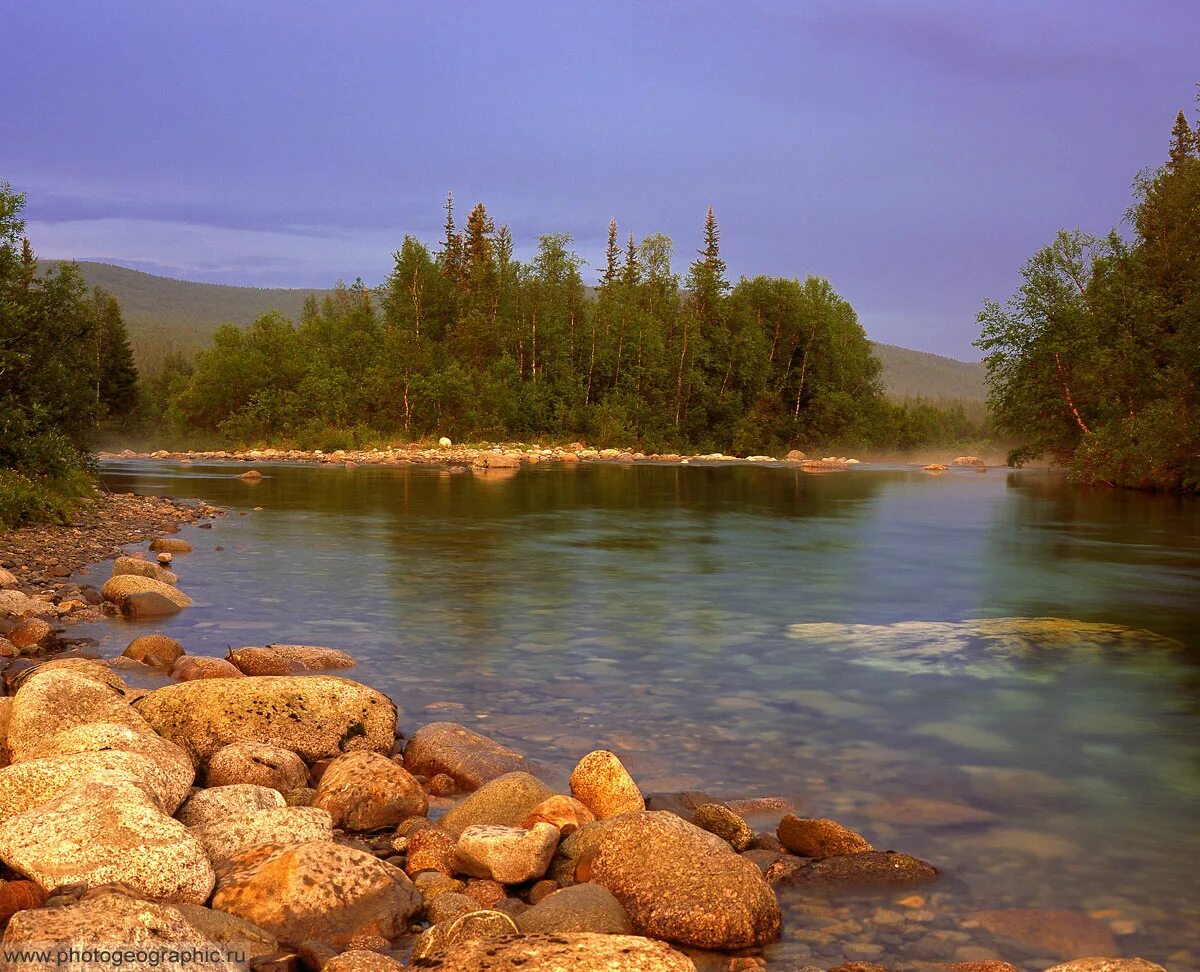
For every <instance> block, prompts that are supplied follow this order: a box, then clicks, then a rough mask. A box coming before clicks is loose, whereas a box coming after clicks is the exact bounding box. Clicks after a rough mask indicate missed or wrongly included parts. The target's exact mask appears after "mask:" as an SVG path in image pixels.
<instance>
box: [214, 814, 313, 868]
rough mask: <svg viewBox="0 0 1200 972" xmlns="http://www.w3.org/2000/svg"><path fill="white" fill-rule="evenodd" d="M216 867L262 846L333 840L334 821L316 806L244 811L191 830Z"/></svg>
mask: <svg viewBox="0 0 1200 972" xmlns="http://www.w3.org/2000/svg"><path fill="white" fill-rule="evenodd" d="M191 831H192V834H193V835H194V836H195V838H196V839H197V840H198V841H200V843H201V844H203V845H204V850H205V851H206V852H207V853H208V859H209V860H210V861H212V864H213V867H216V868H219V867H220V866H221V865H222V864H224V863H226V862H227V861H229V860H230V859H231V858H234V857H236V856H237V855H238V854H241V853H242V852H243V851H248V850H250V849H251V848H252V847H258V846H259V845H261V844H306V843H308V842H310V841H314V840H333V818H332V817H331V816H330V815H329V814H328V813H327V812H326V811H324V810H318V809H316V808H315V807H274V808H270V809H266V810H244V811H242V812H241V813H238V814H231V815H229V816H227V817H224V818H222V819H220V820H211V821H209V822H208V823H203V824H199V825H198V826H194V827H192V828H191Z"/></svg>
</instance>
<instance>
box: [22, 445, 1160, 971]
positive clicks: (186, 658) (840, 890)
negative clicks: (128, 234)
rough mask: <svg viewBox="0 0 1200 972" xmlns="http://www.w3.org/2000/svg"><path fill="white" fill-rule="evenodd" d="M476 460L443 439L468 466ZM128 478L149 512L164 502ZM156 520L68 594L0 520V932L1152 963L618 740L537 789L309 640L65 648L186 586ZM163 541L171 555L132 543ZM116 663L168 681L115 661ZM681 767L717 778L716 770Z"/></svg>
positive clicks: (371, 956) (628, 960) (518, 765)
mask: <svg viewBox="0 0 1200 972" xmlns="http://www.w3.org/2000/svg"><path fill="white" fill-rule="evenodd" d="M439 452H440V453H441V455H440V458H439V459H437V460H436V461H438V462H446V461H447V459H446V456H445V454H444V453H445V450H439ZM489 454H490V453H485V454H484V458H486V457H487V455H489ZM466 457H467V454H466V453H464V455H463V457H462V458H463V459H464V461H465V460H466ZM203 458H226V459H229V458H235V457H234V456H232V455H229V454H225V455H220V456H209V455H205V456H203ZM237 458H243V457H237ZM244 458H245V459H247V460H249V461H253V460H255V459H257V460H259V461H281V460H282V461H286V460H288V459H292V458H294V457H291V456H286V455H277V456H267V455H265V454H261V453H260V454H257V455H247V456H245V457H244ZM578 458H579V459H581V460H583V461H586V460H587V459H588V458H591V457H588V456H586V455H580V456H579V457H578ZM595 458H597V459H601V460H605V459H618V456H611V457H609V456H601V455H599V454H597V455H596V456H595ZM629 458H634V459H636V458H638V457H636V456H631V457H629ZM645 458H649V457H645ZM655 458H663V457H655ZM666 458H674V457H666ZM698 458H714V457H698ZM479 459H480V456H478V455H476V456H474V457H473V458H471V459H470V463H471V464H472V465H478V466H479V467H480V468H492V467H490V466H489V465H488V464H487V463H486V462H484V463H480V462H479ZM300 461H313V460H311V459H309V460H300ZM315 461H323V462H328V461H343V462H345V461H353V462H358V461H367V462H369V461H371V460H369V459H367V460H360V459H347V458H346V456H345V455H342V456H338V457H337V458H336V459H325V458H322V457H317V458H316V460H315ZM382 461H388V460H382ZM404 461H417V462H419V461H425V460H421V459H405V460H404ZM429 461H434V460H429ZM517 461H519V462H529V461H534V462H536V461H541V460H540V459H532V460H531V459H529V458H528V456H524V457H522V458H521V459H518V460H517ZM554 461H571V460H570V459H564V458H563V456H561V455H559V456H557V457H555V460H554ZM495 468H506V467H505V466H503V465H497V466H496V467H495ZM152 507H153V509H154V510H155V512H156V514H159V515H164V516H165V515H167V514H166V512H165V511H166V510H168V509H176V508H179V505H178V504H171V503H166V502H162V501H160V502H156V503H155V504H153V505H152ZM186 509H192V510H193V516H214V515H219V511H217V510H214V509H212V508H202V509H201V508H186ZM171 520H172V521H173V522H172V523H171V525H175V523H178V522H188V519H187V514H184V513H180V514H179V516H178V517H175V516H174V515H171ZM139 529H144V528H141V527H139ZM161 530H163V527H162V526H160V527H159V531H161ZM151 532H157V531H151ZM114 535H115V534H114ZM147 535H148V534H147V533H142V534H141V535H140V536H137V537H130V536H128V535H125V537H124V539H122V540H120V541H118V543H117V545H118V546H120V544H122V543H123V544H128V543H131V542H134V540H138V541H142V542H144V541H145V540H146V538H147ZM162 539H164V540H165V541H167V542H162V543H159V542H156V543H153V544H150V545H149V549H148V550H146V551H145V552H144V553H143V554H142V556H138V554H137V553H136V552H135V553H134V554H133V555H132V563H130V562H119V563H118V564H116V565H115V568H116V570H118V571H119V573H115V574H114V576H115V577H119V578H129V579H136V580H122V581H120V582H119V583H116V584H112V583H111V582H108V583H106V584H101V585H100V586H101V588H103V587H107V588H108V589H107V592H105V591H103V590H101V591H100V592H98V593H100V595H101V598H100V599H99V600H97V601H96V602H94V603H93V602H92V601H90V600H88V597H87V595H88V594H91V593H92V592H93V591H95V588H91V589H86V590H85V589H84V588H82V587H78V588H72V586H71V585H70V584H68V583H66V582H62V586H61V587H58V586H56V585H57V584H58V583H59V582H58V581H55V580H53V579H52V577H53V575H50V574H47V573H45V572H44V571H43V572H41V573H38V571H39V570H40V569H41V565H40V564H35V566H34V567H33V568H32V569H31V568H30V566H29V564H28V563H27V561H32V560H33V556H32V554H30V553H23V552H22V553H18V554H16V555H14V553H13V552H12V550H10V548H9V546H8V545H7V544H6V546H5V548H4V552H3V554H2V555H0V556H2V559H3V561H4V562H5V563H6V565H8V567H9V568H10V569H11V570H12V581H11V582H10V583H8V584H7V590H6V592H5V600H4V601H3V603H2V604H0V607H2V608H3V612H4V614H5V615H6V618H5V624H6V625H7V626H8V633H9V634H11V633H12V632H13V631H14V630H18V629H20V628H21V626H22V625H27V624H28V623H29V622H30V621H39V620H40V621H42V622H43V624H45V626H46V628H47V631H46V632H45V633H44V635H43V636H42V637H41V638H38V639H37V640H35V641H32V642H28V643H27V644H26V645H25V646H24V647H21V648H17V647H16V645H17V642H15V641H12V640H11V639H7V638H6V642H7V643H10V644H12V645H13V646H14V650H13V651H12V652H11V653H9V652H6V653H5V654H6V656H7V660H6V661H5V662H4V664H6V665H7V668H6V670H5V671H4V675H5V682H6V685H7V687H8V692H9V693H10V694H9V695H7V696H6V697H4V698H3V699H0V728H2V729H3V741H4V745H5V754H6V757H7V763H8V765H7V766H5V767H4V768H2V769H0V862H2V863H3V870H2V871H0V876H2V878H3V879H4V881H5V883H4V884H0V899H2V898H3V895H4V892H5V891H6V890H7V889H11V895H12V897H13V898H14V900H20V895H24V894H30V895H32V897H31V898H29V902H30V903H31V904H32V903H34V902H36V904H34V906H33V907H26V908H20V909H17V910H15V911H13V912H12V914H11V915H10V916H9V917H8V919H7V921H8V923H7V927H6V929H5V931H4V943H5V944H6V945H8V944H16V943H22V942H29V943H32V942H45V941H68V940H69V941H72V942H79V941H85V942H90V943H109V944H115V943H146V942H161V941H178V942H190V943H192V944H195V943H197V942H206V943H220V944H221V946H222V947H227V946H229V945H230V943H235V944H236V946H237V948H238V949H239V950H241V951H243V952H244V953H245V954H246V956H247V957H248V959H249V961H250V964H251V966H252V967H255V968H262V969H267V968H270V969H280V968H287V969H289V970H291V969H295V970H297V972H298V970H300V969H304V970H308V972H317V970H320V969H326V968H328V969H329V970H330V972H346V970H360V969H368V968H369V969H370V970H376V969H380V970H382V969H384V968H387V969H395V968H400V967H405V966H408V967H419V968H440V969H447V970H452V969H464V970H465V969H481V970H482V969H489V970H499V969H513V970H516V969H520V970H522V972H543V970H551V969H553V970H558V969H567V968H571V969H572V970H575V972H580V970H582V972H586V970H589V969H611V970H614V972H621V970H641V969H662V970H673V969H678V970H681V972H682V970H692V969H695V970H704V972H708V970H712V972H718V970H721V972H724V970H728V972H734V970H745V969H753V968H758V967H763V966H764V965H769V967H770V968H780V969H794V970H797V972H800V970H810V969H814V968H815V969H833V968H840V969H842V970H843V972H881V970H892V972H909V970H910V969H911V970H913V972H917V970H918V969H921V970H924V969H928V970H930V972H933V970H942V972H1012V970H1013V969H1022V970H1024V969H1029V968H1037V969H1048V968H1050V967H1051V966H1053V967H1054V969H1055V972H1099V970H1103V972H1153V970H1161V968H1162V967H1161V966H1158V965H1155V964H1153V963H1148V962H1145V961H1142V960H1139V959H1135V958H1132V957H1128V956H1126V955H1125V954H1124V951H1125V950H1124V949H1123V947H1122V943H1121V942H1120V940H1119V939H1120V938H1121V937H1122V936H1121V935H1120V934H1119V933H1120V932H1121V931H1122V930H1123V929H1122V928H1121V927H1120V923H1121V918H1120V916H1106V915H1092V914H1088V913H1086V912H1061V913H1056V912H1051V911H1048V910H1041V909H1034V908H1031V909H1026V910H1022V909H1017V908H1014V909H1009V910H996V911H977V912H972V913H969V914H964V915H959V914H957V913H951V912H950V910H949V909H947V911H946V916H947V917H949V918H951V919H952V920H950V921H948V922H947V921H946V920H944V918H943V915H942V914H941V907H940V906H941V905H942V904H946V903H948V902H947V899H946V896H945V893H944V891H943V890H942V889H943V886H944V884H945V880H946V876H945V874H944V873H943V869H942V866H941V862H939V861H932V862H927V861H923V860H920V859H919V858H916V857H913V856H911V855H907V854H904V853H902V850H903V848H902V847H900V848H899V849H898V850H895V851H894V850H891V849H890V848H889V849H885V848H883V847H881V846H879V845H880V840H879V838H877V837H876V835H875V834H873V833H871V832H864V833H858V832H856V831H854V830H851V829H850V828H848V827H844V826H842V825H841V824H839V823H838V822H837V821H836V820H832V819H826V818H820V819H817V818H808V817H806V816H804V815H803V813H802V812H801V811H800V810H797V809H795V808H793V807H791V806H790V803H789V801H783V800H773V799H765V800H759V799H756V795H754V794H728V797H729V798H728V799H716V798H713V797H712V796H711V795H710V794H708V793H701V792H694V793H689V792H678V793H663V792H653V793H647V792H645V789H646V788H643V787H640V786H639V784H638V781H637V779H636V778H635V774H632V773H631V772H630V771H629V770H628V769H627V768H626V765H625V763H624V761H623V760H622V755H621V752H619V751H612V750H610V749H607V748H604V747H601V746H596V747H595V748H592V749H590V750H589V749H588V748H587V745H586V742H585V741H583V740H579V741H578V742H575V743H573V745H574V746H575V747H576V749H575V755H574V756H573V760H574V770H573V771H572V773H571V774H570V780H569V785H568V786H566V787H560V788H557V789H556V788H555V787H554V786H553V785H550V784H548V783H547V782H545V781H543V780H542V779H540V778H539V775H538V774H539V767H538V765H537V764H536V763H535V762H534V761H533V760H531V759H529V758H528V757H527V756H526V755H525V754H524V753H522V752H521V751H520V748H519V747H517V746H513V745H506V744H503V743H501V742H498V741H496V740H493V739H491V738H490V737H489V736H487V735H485V734H483V733H481V732H479V731H477V730H476V729H472V728H469V727H467V726H463V725H459V724H458V723H455V722H451V721H444V720H443V721H439V720H438V718H437V717H434V718H431V719H429V720H426V721H424V722H421V721H415V720H413V719H412V718H411V716H410V715H408V714H406V713H405V710H404V707H403V700H402V699H396V700H392V699H389V698H387V697H386V696H384V695H382V694H381V693H379V692H378V691H376V690H375V689H373V688H371V687H370V686H368V685H364V684H361V683H360V682H358V681H356V680H355V679H354V668H353V664H354V659H353V658H352V657H351V655H350V654H347V653H345V652H342V651H340V650H338V648H337V646H326V645H321V646H309V645H294V644H273V643H270V642H268V643H266V644H262V645H247V646H242V647H234V646H231V650H230V652H229V655H228V658H227V659H221V660H219V659H215V658H205V657H202V656H195V655H190V654H189V653H188V646H187V645H186V644H180V643H178V642H175V641H173V640H172V639H170V638H165V637H163V636H161V635H156V634H154V633H153V632H152V630H151V629H150V628H148V627H147V623H145V622H142V623H139V626H138V628H137V631H136V632H133V631H132V630H131V634H130V637H129V639H128V643H129V648H128V649H127V650H126V652H125V654H124V655H122V656H120V658H119V659H118V658H110V659H89V658H85V657H82V654H83V653H86V648H85V649H84V652H83V653H81V652H80V650H79V647H78V646H75V645H73V644H72V639H71V638H70V631H69V628H63V627H62V625H64V624H69V623H70V622H71V621H73V620H76V619H78V620H90V619H94V617H95V616H96V613H97V612H101V613H108V614H110V615H115V614H116V613H117V612H118V611H121V610H122V603H123V602H124V601H125V600H127V599H129V598H131V597H138V596H141V595H142V594H144V593H154V594H159V595H161V596H162V597H163V598H165V599H167V600H168V601H170V602H171V603H172V604H173V605H175V606H177V607H178V609H179V610H183V611H187V610H188V609H189V605H190V598H189V597H188V595H187V594H186V588H187V556H186V554H187V549H186V547H187V541H180V540H179V539H178V538H175V537H164V538H162ZM164 548H168V549H170V552H172V553H173V554H174V555H175V556H174V559H173V561H172V562H171V564H170V569H169V571H164V573H169V574H171V575H172V576H171V578H170V581H173V582H174V583H171V582H169V581H168V580H167V579H166V578H165V577H164V576H163V573H157V571H163V568H160V567H157V566H156V565H155V564H154V563H153V559H154V553H155V552H158V551H161V550H164ZM13 549H20V550H25V549H28V550H31V551H32V550H33V549H35V548H34V547H33V546H30V547H28V548H13ZM69 549H70V548H69V545H65V546H63V547H61V548H59V550H60V551H62V552H61V553H59V554H58V555H57V556H58V559H60V560H62V561H63V562H68V561H69V560H70V554H69V552H68V551H69ZM87 549H88V550H91V549H93V548H92V547H89V548H87ZM117 552H119V551H116V550H112V551H108V550H106V551H105V552H104V554H102V555H100V556H108V555H110V553H117ZM92 559H93V560H95V559H99V558H98V557H95V558H92ZM128 560H129V558H122V561H128ZM140 564H145V565H146V567H145V568H143V567H141V566H138V565H140ZM76 566H82V565H81V564H80V565H76ZM147 568H154V571H155V572H151V571H149V570H148V569H147ZM89 571H94V572H95V573H96V575H97V576H98V577H99V576H100V575H101V574H104V573H106V571H104V570H102V569H101V568H100V567H89ZM72 572H73V571H72ZM0 579H3V575H0ZM105 581H108V579H107V578H105ZM142 581H149V582H150V583H151V584H153V585H161V586H156V587H154V588H150V587H146V586H144V585H143V586H142V587H138V585H139V584H140V583H141V582H142ZM130 585H132V587H131V586H130ZM163 587H165V588H166V590H163V589H162V588H163ZM134 588H137V589H134ZM76 593H78V594H79V595H80V597H79V598H78V600H80V601H81V602H82V603H81V605H80V606H79V607H76V606H74V605H73V604H72V603H71V602H72V601H73V600H75V599H76V598H75V595H76ZM10 595H19V597H18V596H10ZM21 598H23V600H22V599H21ZM64 604H65V605H67V607H66V609H65V610H64V609H63V606H64ZM18 633H19V630H18ZM135 634H136V637H135ZM18 640H20V641H28V639H27V638H19V639H18ZM3 647H4V642H0V648H3ZM218 661H220V662H221V663H222V664H221V665H217V664H215V663H216V662H218ZM143 670H144V671H146V672H150V671H156V672H159V673H167V672H169V673H170V678H171V679H172V682H173V684H168V685H164V686H162V687H160V688H155V689H152V690H149V691H148V690H146V689H144V688H140V687H137V686H136V685H135V684H133V683H134V682H135V681H136V679H134V678H133V675H132V673H140V672H142V671H143ZM125 676H128V679H127V678H126V677H125ZM159 677H160V678H161V677H163V676H162V674H160V676H159ZM397 703H400V705H399V706H398V705H397ZM567 731H570V732H571V733H572V735H573V736H574V735H575V733H576V731H575V730H566V729H564V734H565V733H566V732H567ZM508 735H510V736H511V735H512V734H511V733H510V734H508ZM703 785H705V786H708V787H711V788H712V789H713V790H714V791H715V792H717V793H723V790H722V788H721V787H722V781H721V780H719V779H714V780H706V781H703ZM739 811H740V812H739ZM875 816H876V817H877V818H878V820H879V822H880V832H881V833H883V834H885V835H887V836H886V837H885V838H884V839H886V840H887V841H890V840H892V839H893V837H892V836H891V835H893V834H895V832H896V830H897V827H898V826H899V827H900V828H902V826H903V822H904V820H905V818H906V817H912V818H913V819H916V820H919V821H921V822H922V823H925V824H928V823H929V821H931V820H932V821H934V822H935V823H936V822H937V821H943V822H945V826H947V827H952V828H953V827H958V828H964V829H963V833H964V835H965V836H970V834H971V833H972V832H973V831H972V828H977V827H981V826H984V827H986V826H989V825H991V824H992V823H993V822H994V821H992V820H990V819H987V816H986V814H985V812H983V811H979V810H977V809H974V808H971V807H967V806H954V805H950V804H946V803H944V802H942V803H939V802H937V801H932V800H926V801H924V802H922V801H920V800H917V799H915V798H914V799H910V800H909V801H908V802H907V803H905V802H903V801H901V802H898V803H897V805H895V806H889V805H888V804H886V803H881V804H880V805H879V806H878V807H877V808H876V810H875ZM864 830H867V828H864ZM863 889H867V891H869V892H870V894H869V895H868V896H867V897H863V896H861V894H860V892H862V891H863ZM39 898H42V899H44V900H38V899H39ZM3 914H4V912H3V909H0V915H3ZM785 928H787V929H788V931H789V935H788V936H787V941H786V942H784V943H783V944H776V943H777V942H778V940H779V939H780V936H781V933H782V932H783V930H784V929H785ZM797 932H798V933H797ZM914 934H917V935H919V936H921V937H922V938H923V939H928V941H929V945H928V947H927V949H926V951H927V958H926V959H924V960H919V961H914V960H912V959H911V958H908V959H906V960H904V961H903V962H899V961H894V960H891V958H890V956H889V945H890V944H891V943H892V942H896V943H898V942H901V941H906V940H907V941H911V940H912V937H913V935H914ZM764 949H765V951H764ZM831 952H832V953H833V954H836V955H840V956H841V958H840V959H838V960H831V959H830V958H829V957H828V956H829V955H830V953H831ZM1031 955H1036V956H1042V957H1044V959H1045V961H1044V962H1040V963H1035V962H1034V961H1033V960H1032V959H1031ZM765 956H769V958H767V957H765ZM1009 962H1012V963H1013V964H1009ZM1064 962H1065V963H1066V964H1062V963H1064ZM26 964H30V965H32V964H35V963H26ZM164 966H165V967H171V966H170V964H169V963H163V964H162V965H160V966H159V967H160V968H162V967H164ZM1172 972H1174V969H1172Z"/></svg>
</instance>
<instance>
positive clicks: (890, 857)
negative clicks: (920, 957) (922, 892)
mask: <svg viewBox="0 0 1200 972" xmlns="http://www.w3.org/2000/svg"><path fill="white" fill-rule="evenodd" d="M793 861H794V862H795V863H794V864H793ZM780 863H781V864H783V863H785V862H782V861H781V862H780ZM786 863H787V864H788V865H789V867H788V868H786V869H785V870H784V871H783V872H782V876H781V877H780V878H779V880H778V883H780V884H781V885H783V886H784V887H788V888H803V889H808V888H822V889H831V890H843V889H844V890H865V889H873V888H878V889H889V888H901V887H909V886H912V885H918V884H928V883H929V882H930V881H936V880H937V879H938V877H939V873H938V870H937V868H936V867H934V866H933V865H932V864H929V863H927V862H926V861H923V860H921V859H919V858H916V857H912V856H911V855H909V854H900V853H897V852H896V851H874V850H872V851H862V852H860V853H857V854H843V855H840V856H838V857H825V858H822V859H820V860H803V859H801V860H797V859H793V860H792V861H787V862H786ZM777 866H778V865H773V866H772V869H771V870H770V871H768V873H767V878H768V880H771V879H772V878H773V877H774V875H773V874H772V871H773V870H774V868H775V867H777ZM773 883H775V882H773Z"/></svg>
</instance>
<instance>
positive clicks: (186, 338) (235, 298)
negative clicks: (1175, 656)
mask: <svg viewBox="0 0 1200 972" xmlns="http://www.w3.org/2000/svg"><path fill="white" fill-rule="evenodd" d="M79 268H80V269H81V270H82V271H83V276H84V279H85V280H86V281H87V282H88V285H89V286H92V287H103V288H104V289H105V290H108V291H110V292H111V293H113V294H116V295H117V298H118V299H119V300H120V301H121V307H122V309H123V310H124V312H125V320H126V321H127V323H128V325H129V336H130V339H131V340H132V342H133V346H134V352H135V354H136V355H137V358H138V363H139V365H141V366H142V367H149V368H153V367H154V364H155V362H157V361H161V360H162V357H163V356H164V355H165V354H167V353H169V352H171V351H184V352H190V351H194V350H196V349H197V348H201V347H203V346H204V345H205V344H207V343H208V339H209V337H210V336H211V335H212V333H213V331H215V330H216V329H217V327H218V326H220V325H221V324H224V323H226V322H230V323H233V324H240V325H246V324H249V323H250V322H251V321H253V320H254V319H255V318H256V317H258V316H259V315H260V314H263V313H265V312H266V311H269V310H277V311H279V312H280V313H281V314H283V316H284V317H287V318H290V319H291V320H298V319H299V317H300V310H301V308H302V307H303V306H304V299H305V298H306V297H307V296H308V295H309V294H316V295H317V296H321V295H322V294H324V293H325V292H326V291H322V290H292V289H283V288H270V289H269V288H263V287H230V286H226V285H224V284H209V283H192V282H190V281H186V280H172V279H171V278H169V277H159V276H156V275H155V274H152V273H143V272H142V271H140V270H129V269H126V268H125V267H117V266H113V265H111V264H108V263H80V264H79ZM875 352H876V354H878V355H879V360H880V361H882V362H883V379H884V386H885V387H886V389H887V391H888V393H889V394H890V395H892V396H895V397H898V398H908V397H911V396H914V395H921V396H924V397H926V398H933V399H939V400H946V399H961V400H965V401H968V402H979V401H982V400H983V398H984V397H985V394H984V385H983V375H984V370H983V365H981V364H975V363H971V362H966V361H958V360H956V359H954V358H946V357H943V356H942V355H939V354H930V353H929V352H927V351H910V350H909V349H908V348H900V347H896V346H895V345H892V344H879V343H875Z"/></svg>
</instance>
